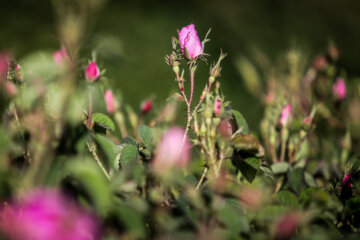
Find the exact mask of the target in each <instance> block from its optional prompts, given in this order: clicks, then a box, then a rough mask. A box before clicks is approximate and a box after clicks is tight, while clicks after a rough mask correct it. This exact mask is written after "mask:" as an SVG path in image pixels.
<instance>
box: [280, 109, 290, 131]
mask: <svg viewBox="0 0 360 240" xmlns="http://www.w3.org/2000/svg"><path fill="white" fill-rule="evenodd" d="M291 122H292V113H291V105H290V104H288V105H286V106H285V107H283V109H282V112H281V118H280V125H281V126H282V127H288V126H289V125H290V124H291Z"/></svg>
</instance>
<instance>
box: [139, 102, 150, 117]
mask: <svg viewBox="0 0 360 240" xmlns="http://www.w3.org/2000/svg"><path fill="white" fill-rule="evenodd" d="M140 108H141V112H142V113H144V114H146V113H148V112H150V111H151V109H152V108H153V101H152V99H147V100H145V101H143V102H142V103H141V107H140Z"/></svg>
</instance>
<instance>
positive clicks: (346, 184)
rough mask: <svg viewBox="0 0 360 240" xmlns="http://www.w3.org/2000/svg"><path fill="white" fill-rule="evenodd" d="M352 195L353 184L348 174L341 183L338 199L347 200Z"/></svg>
mask: <svg viewBox="0 0 360 240" xmlns="http://www.w3.org/2000/svg"><path fill="white" fill-rule="evenodd" d="M352 195H353V184H352V178H351V176H350V174H349V173H347V174H346V175H345V177H344V179H343V181H342V183H341V189H340V199H342V200H347V199H349V198H351V197H352Z"/></svg>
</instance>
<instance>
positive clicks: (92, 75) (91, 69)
mask: <svg viewBox="0 0 360 240" xmlns="http://www.w3.org/2000/svg"><path fill="white" fill-rule="evenodd" d="M85 76H86V79H87V80H88V81H89V82H94V81H95V80H96V79H98V78H99V77H100V69H99V67H98V66H97V65H96V62H95V61H92V62H91V63H90V64H89V65H88V66H87V67H86V70H85Z"/></svg>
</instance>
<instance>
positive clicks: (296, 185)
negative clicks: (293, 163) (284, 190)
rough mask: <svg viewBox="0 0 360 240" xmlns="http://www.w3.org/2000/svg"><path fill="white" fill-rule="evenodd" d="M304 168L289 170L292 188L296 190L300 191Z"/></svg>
mask: <svg viewBox="0 0 360 240" xmlns="http://www.w3.org/2000/svg"><path fill="white" fill-rule="evenodd" d="M302 176H303V169H302V168H295V169H293V170H290V171H289V172H288V180H289V183H290V186H291V187H292V189H293V190H294V191H296V192H299V191H300V188H301V185H302Z"/></svg>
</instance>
